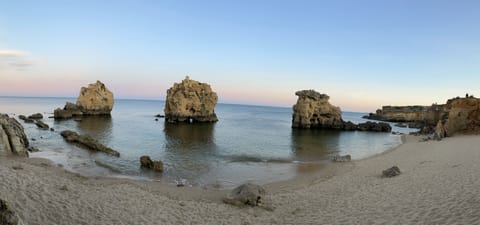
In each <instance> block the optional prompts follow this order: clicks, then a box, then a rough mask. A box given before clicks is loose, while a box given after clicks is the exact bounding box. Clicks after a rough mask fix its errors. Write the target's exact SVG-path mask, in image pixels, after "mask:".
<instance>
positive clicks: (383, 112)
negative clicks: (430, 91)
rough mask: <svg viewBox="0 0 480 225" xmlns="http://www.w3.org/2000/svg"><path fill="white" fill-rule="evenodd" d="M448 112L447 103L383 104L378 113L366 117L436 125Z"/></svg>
mask: <svg viewBox="0 0 480 225" xmlns="http://www.w3.org/2000/svg"><path fill="white" fill-rule="evenodd" d="M446 113H447V106H446V105H437V104H433V105H431V106H418V105H416V106H383V107H382V109H378V110H377V111H376V113H370V114H369V115H367V116H364V118H366V119H372V120H381V121H388V122H422V123H425V124H427V125H435V124H436V123H437V121H438V120H439V119H441V118H442V116H444V115H445V114H446Z"/></svg>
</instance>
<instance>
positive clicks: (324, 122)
mask: <svg viewBox="0 0 480 225" xmlns="http://www.w3.org/2000/svg"><path fill="white" fill-rule="evenodd" d="M295 95H297V96H298V100H297V104H295V105H294V106H293V119H292V127H294V128H326V129H342V128H343V120H342V112H341V111H340V108H339V107H336V106H333V105H332V104H330V103H329V102H328V100H329V99H330V97H329V96H328V95H326V94H320V93H318V92H316V91H314V90H303V91H297V92H295Z"/></svg>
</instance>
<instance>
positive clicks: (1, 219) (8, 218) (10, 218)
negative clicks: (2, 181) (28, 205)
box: [0, 199, 24, 225]
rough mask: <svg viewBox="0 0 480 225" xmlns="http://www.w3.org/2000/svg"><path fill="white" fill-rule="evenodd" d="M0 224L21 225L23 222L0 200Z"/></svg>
mask: <svg viewBox="0 0 480 225" xmlns="http://www.w3.org/2000/svg"><path fill="white" fill-rule="evenodd" d="M0 224H1V225H23V224H24V223H23V221H22V220H21V219H20V218H19V217H18V215H17V214H16V213H15V212H14V211H13V210H12V209H10V207H9V206H8V205H7V203H6V202H5V201H4V200H3V199H0Z"/></svg>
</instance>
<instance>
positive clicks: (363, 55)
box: [0, 0, 480, 112]
mask: <svg viewBox="0 0 480 225" xmlns="http://www.w3.org/2000/svg"><path fill="white" fill-rule="evenodd" d="M479 12H480V1H477V0H472V1H464V0H450V1H445V0H423V1H419V0H376V1H370V0H361V1H359V0H351V1H347V0H331V1H322V0H314V1H301V0H298V1H294V0H291V1H283V0H272V1H267V0H265V1H259V0H254V1H250V0H242V1H229V0H223V1H181V0H172V1H161V0H157V1H154V0H151V1H146V0H144V1H140V0H135V1H134V0H131V1H119V0H117V1H113V0H112V1H108V0H106V1H97V0H94V1H89V0H77V1H69V0H61V1H60V0H59V1H48V0H42V1H36V0H32V1H23V0H4V1H0V96H69V97H72V96H77V95H78V91H79V88H80V87H81V86H85V85H86V84H88V83H93V82H95V81H96V80H101V81H102V82H104V83H105V84H106V85H107V87H108V88H109V89H111V90H112V91H113V92H114V94H115V96H116V97H117V98H147V99H164V98H165V94H166V90H167V89H168V88H169V87H170V86H172V84H173V83H174V82H178V81H180V80H182V79H183V78H184V77H185V75H189V76H190V78H191V79H194V80H198V81H201V82H207V83H210V84H211V86H212V88H213V89H214V90H215V91H216V92H217V93H218V95H219V101H220V102H226V103H246V104H261V105H279V106H291V105H293V104H294V103H295V101H296V96H295V95H294V93H295V91H297V90H301V89H315V90H317V91H319V92H321V93H327V94H328V95H330V96H331V98H330V101H331V103H332V104H334V105H338V106H340V107H341V108H342V109H343V110H348V111H364V112H365V111H373V110H375V109H376V108H379V107H381V106H382V105H409V104H424V105H429V104H431V103H433V102H438V103H441V102H445V101H446V100H447V99H448V98H450V97H455V96H461V95H465V93H467V92H468V93H471V94H474V95H478V96H480V13H479Z"/></svg>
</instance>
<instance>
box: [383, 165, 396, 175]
mask: <svg viewBox="0 0 480 225" xmlns="http://www.w3.org/2000/svg"><path fill="white" fill-rule="evenodd" d="M400 173H401V172H400V168H398V167H397V166H392V167H390V168H388V169H386V170H384V171H382V175H383V176H384V177H395V176H398V175H400Z"/></svg>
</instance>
